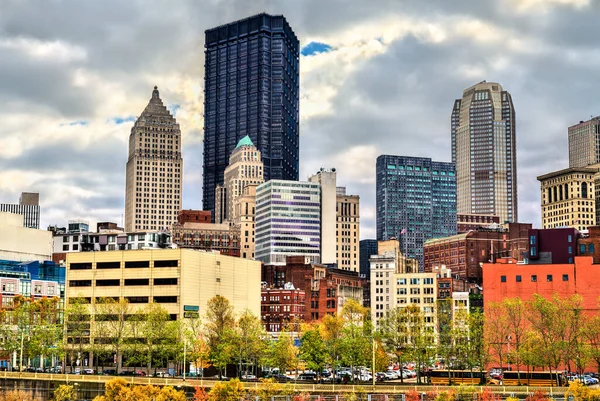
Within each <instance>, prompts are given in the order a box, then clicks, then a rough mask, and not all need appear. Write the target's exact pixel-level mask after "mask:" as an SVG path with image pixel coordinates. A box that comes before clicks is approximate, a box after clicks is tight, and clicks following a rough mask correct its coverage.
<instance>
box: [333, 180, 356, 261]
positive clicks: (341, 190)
mask: <svg viewBox="0 0 600 401" xmlns="http://www.w3.org/2000/svg"><path fill="white" fill-rule="evenodd" d="M336 216H337V224H336V225H335V226H336V231H337V241H336V244H337V246H336V254H337V265H338V269H343V270H352V271H355V272H358V271H360V263H359V262H360V252H361V249H360V242H361V241H360V196H358V195H347V194H346V188H345V187H337V205H336Z"/></svg>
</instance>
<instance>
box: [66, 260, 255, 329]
mask: <svg viewBox="0 0 600 401" xmlns="http://www.w3.org/2000/svg"><path fill="white" fill-rule="evenodd" d="M66 280H67V289H66V299H67V302H72V301H73V299H74V298H84V299H85V301H87V302H89V303H91V304H95V302H96V300H97V299H98V298H101V297H115V298H124V299H127V300H128V301H129V304H130V305H131V307H132V308H135V309H137V308H138V307H140V308H144V307H146V306H147V305H148V304H149V303H151V302H156V303H159V304H160V305H161V306H163V307H164V308H165V309H166V310H167V311H168V313H169V314H170V315H171V317H172V318H173V319H180V318H182V317H183V316H184V311H185V310H188V311H189V310H196V311H198V312H199V314H200V316H203V315H204V314H205V313H206V304H207V302H208V300H209V299H211V298H212V297H214V296H215V295H222V296H224V297H225V298H227V299H228V300H229V301H230V302H231V305H232V306H233V309H234V311H235V313H236V314H240V313H242V312H243V311H244V310H246V309H249V310H250V311H251V312H252V313H254V314H255V315H256V316H260V290H261V285H260V280H261V266H260V263H259V262H255V261H251V260H246V259H240V258H235V257H231V256H224V255H220V254H218V253H213V252H202V251H195V250H191V249H161V250H131V251H114V252H81V253H69V254H67V277H66Z"/></svg>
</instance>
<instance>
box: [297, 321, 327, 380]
mask: <svg viewBox="0 0 600 401" xmlns="http://www.w3.org/2000/svg"><path fill="white" fill-rule="evenodd" d="M300 359H302V360H303V361H304V362H305V363H306V367H307V368H309V369H310V370H312V371H315V372H317V375H319V376H321V372H322V371H323V368H324V367H325V363H326V361H327V347H326V345H325V341H324V340H323V337H322V336H321V332H320V330H319V325H318V324H314V325H309V324H306V325H304V327H303V329H302V336H301V337H300Z"/></svg>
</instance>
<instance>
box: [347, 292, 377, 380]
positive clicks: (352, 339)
mask: <svg viewBox="0 0 600 401" xmlns="http://www.w3.org/2000/svg"><path fill="white" fill-rule="evenodd" d="M341 316H342V319H343V322H344V325H343V327H342V342H341V351H342V353H341V357H342V362H343V363H344V364H345V365H347V366H350V369H351V371H354V368H355V367H356V366H361V365H367V364H369V363H368V362H369V361H370V360H371V353H372V348H371V346H372V344H373V341H372V330H371V321H370V319H368V309H367V308H365V307H363V306H362V305H360V303H358V302H357V301H356V300H354V299H350V300H348V301H347V302H346V304H345V305H344V307H343V308H342V312H341ZM353 380H354V377H353Z"/></svg>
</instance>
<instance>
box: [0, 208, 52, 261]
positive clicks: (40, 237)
mask: <svg viewBox="0 0 600 401" xmlns="http://www.w3.org/2000/svg"><path fill="white" fill-rule="evenodd" d="M0 259H5V260H14V261H19V262H28V261H33V260H38V261H42V260H51V259H52V233H51V232H50V231H44V230H37V229H35V228H27V227H23V216H21V215H19V214H14V213H4V212H0Z"/></svg>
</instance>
